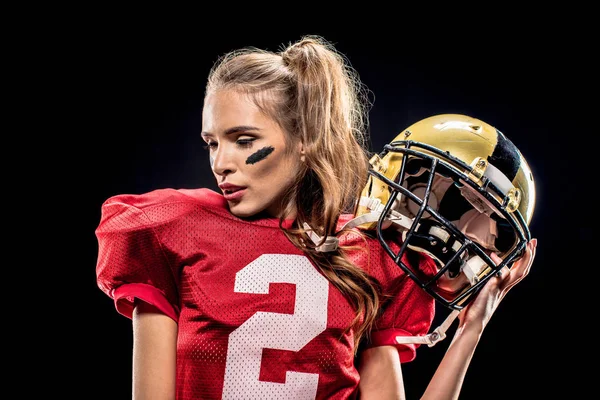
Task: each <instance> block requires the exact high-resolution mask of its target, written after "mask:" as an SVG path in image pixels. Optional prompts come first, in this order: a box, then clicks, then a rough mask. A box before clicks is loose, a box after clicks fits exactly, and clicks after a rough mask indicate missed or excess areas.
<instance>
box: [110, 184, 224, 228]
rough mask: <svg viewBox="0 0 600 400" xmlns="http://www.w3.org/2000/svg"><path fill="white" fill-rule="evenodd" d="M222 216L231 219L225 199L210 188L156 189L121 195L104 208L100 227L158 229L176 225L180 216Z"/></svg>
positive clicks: (112, 198) (114, 197) (111, 198)
mask: <svg viewBox="0 0 600 400" xmlns="http://www.w3.org/2000/svg"><path fill="white" fill-rule="evenodd" d="M202 214H211V215H214V214H219V215H221V216H223V217H229V216H230V213H229V212H228V210H227V202H226V201H225V199H224V198H223V196H222V195H221V194H219V193H217V192H215V191H213V190H210V189H207V188H200V189H171V188H165V189H156V190H153V191H150V192H146V193H141V194H118V195H115V196H112V197H109V198H108V199H107V200H106V201H104V203H103V204H102V207H101V226H104V227H109V226H110V227H111V228H112V229H114V228H116V226H115V225H118V226H119V227H121V228H123V227H128V226H129V227H131V226H156V225H162V224H165V223H173V222H175V221H178V220H181V217H185V216H189V215H196V216H198V217H202Z"/></svg>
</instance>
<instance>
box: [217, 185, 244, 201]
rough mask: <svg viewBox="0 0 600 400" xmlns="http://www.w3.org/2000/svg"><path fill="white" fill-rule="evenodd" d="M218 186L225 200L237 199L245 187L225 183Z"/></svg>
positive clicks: (242, 193)
mask: <svg viewBox="0 0 600 400" xmlns="http://www.w3.org/2000/svg"><path fill="white" fill-rule="evenodd" d="M219 188H221V190H222V191H223V197H225V200H227V201H232V200H239V199H240V198H241V197H242V196H243V195H244V193H245V192H246V188H245V187H242V186H236V185H231V184H227V183H223V184H221V185H219Z"/></svg>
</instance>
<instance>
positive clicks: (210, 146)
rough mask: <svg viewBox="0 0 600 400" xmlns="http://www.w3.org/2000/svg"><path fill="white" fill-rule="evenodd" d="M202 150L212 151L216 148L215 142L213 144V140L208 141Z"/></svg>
mask: <svg viewBox="0 0 600 400" xmlns="http://www.w3.org/2000/svg"><path fill="white" fill-rule="evenodd" d="M204 148H205V149H206V150H213V149H216V148H217V142H215V141H214V140H208V141H207V142H206V144H205V145H204Z"/></svg>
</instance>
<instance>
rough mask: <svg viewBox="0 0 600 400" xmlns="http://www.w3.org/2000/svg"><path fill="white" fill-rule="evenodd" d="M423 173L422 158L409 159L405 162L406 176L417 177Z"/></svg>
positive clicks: (423, 164)
mask: <svg viewBox="0 0 600 400" xmlns="http://www.w3.org/2000/svg"><path fill="white" fill-rule="evenodd" d="M423 171H425V161H424V160H423V159H422V158H417V157H411V158H409V159H408V160H406V166H405V167H404V172H405V173H406V175H410V176H419V175H421V174H422V173H423Z"/></svg>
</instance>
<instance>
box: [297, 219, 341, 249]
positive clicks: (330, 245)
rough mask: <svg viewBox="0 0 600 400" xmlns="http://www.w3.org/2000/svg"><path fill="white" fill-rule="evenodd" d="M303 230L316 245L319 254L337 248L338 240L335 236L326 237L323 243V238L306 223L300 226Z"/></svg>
mask: <svg viewBox="0 0 600 400" xmlns="http://www.w3.org/2000/svg"><path fill="white" fill-rule="evenodd" d="M302 226H303V227H304V230H306V234H307V235H308V237H309V238H310V240H312V241H313V243H314V244H316V245H317V247H316V249H315V250H317V251H320V252H328V251H335V250H337V248H338V244H339V240H338V238H337V237H335V236H326V237H325V241H323V237H322V236H319V235H318V234H317V233H315V231H314V230H313V229H312V228H311V227H310V225H308V224H307V223H306V222H304V223H303V224H302Z"/></svg>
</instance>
